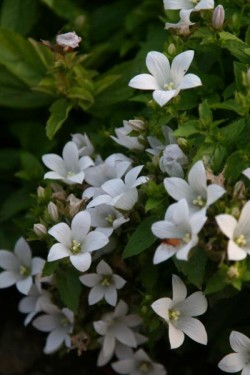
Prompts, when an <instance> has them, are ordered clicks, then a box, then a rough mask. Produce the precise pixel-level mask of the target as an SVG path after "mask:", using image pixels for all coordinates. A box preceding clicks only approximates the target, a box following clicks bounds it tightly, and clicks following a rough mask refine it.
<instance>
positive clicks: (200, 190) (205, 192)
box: [164, 160, 225, 212]
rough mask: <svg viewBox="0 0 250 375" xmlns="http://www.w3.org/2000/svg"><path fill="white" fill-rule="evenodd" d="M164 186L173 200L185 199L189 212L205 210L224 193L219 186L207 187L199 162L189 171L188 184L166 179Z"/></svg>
mask: <svg viewBox="0 0 250 375" xmlns="http://www.w3.org/2000/svg"><path fill="white" fill-rule="evenodd" d="M164 186H165V189H166V190H167V192H168V194H169V195H170V196H171V197H172V198H174V199H175V200H177V201H179V200H180V199H183V198H185V199H186V200H187V202H188V205H189V208H190V211H191V212H197V211H199V210H206V208H207V207H208V206H210V205H211V204H213V203H214V202H215V201H217V200H218V199H219V198H220V197H221V196H222V195H223V194H224V193H225V189H224V188H223V187H222V186H220V185H217V184H211V185H209V186H207V178H206V171H205V167H204V164H203V162H202V161H201V160H199V161H197V162H196V163H195V164H194V165H193V167H192V168H191V170H190V171H189V174H188V183H187V182H186V181H185V180H183V179H182V178H179V177H167V178H165V179H164Z"/></svg>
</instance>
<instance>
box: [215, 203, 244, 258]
mask: <svg viewBox="0 0 250 375" xmlns="http://www.w3.org/2000/svg"><path fill="white" fill-rule="evenodd" d="M215 219H216V221H217V224H218V225H219V227H220V230H221V231H222V232H223V233H224V234H225V235H226V236H227V237H228V238H229V241H228V246H227V254H228V259H229V260H242V259H244V258H246V256H247V254H250V201H248V202H247V203H246V204H245V205H244V207H243V209H242V211H241V214H240V217H239V220H238V221H237V220H236V219H235V218H234V217H233V216H231V215H228V214H221V215H217V216H216V217H215Z"/></svg>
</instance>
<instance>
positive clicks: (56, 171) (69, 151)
mask: <svg viewBox="0 0 250 375" xmlns="http://www.w3.org/2000/svg"><path fill="white" fill-rule="evenodd" d="M42 160H43V163H44V164H45V165H46V167H48V168H49V169H51V171H50V172H47V173H45V175H44V178H48V179H52V180H62V181H63V182H65V183H66V184H70V185H72V184H81V183H82V182H83V180H84V177H85V172H84V171H85V170H86V169H87V168H88V167H90V166H92V165H94V162H93V160H92V159H91V158H90V157H89V156H83V157H81V158H80V157H79V151H78V148H77V145H76V144H75V143H74V142H68V143H66V145H65V146H64V148H63V153H62V157H61V156H59V155H56V154H46V155H43V157H42Z"/></svg>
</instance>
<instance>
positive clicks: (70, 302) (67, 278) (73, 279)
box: [56, 268, 82, 313]
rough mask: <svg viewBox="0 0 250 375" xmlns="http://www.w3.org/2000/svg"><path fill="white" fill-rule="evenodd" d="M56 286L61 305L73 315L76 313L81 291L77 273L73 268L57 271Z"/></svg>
mask: <svg viewBox="0 0 250 375" xmlns="http://www.w3.org/2000/svg"><path fill="white" fill-rule="evenodd" d="M56 285H57V288H58V291H59V294H60V297H61V299H62V301H63V303H65V305H66V306H67V307H68V308H69V309H70V310H72V311H73V312H74V313H77V310H78V305H79V299H80V294H81V290H82V287H81V282H80V280H79V272H78V271H77V270H76V269H74V268H67V269H66V270H62V269H58V271H57V273H56Z"/></svg>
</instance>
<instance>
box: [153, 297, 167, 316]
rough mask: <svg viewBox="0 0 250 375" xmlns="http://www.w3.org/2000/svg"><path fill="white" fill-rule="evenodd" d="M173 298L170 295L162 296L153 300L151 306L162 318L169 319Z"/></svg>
mask: <svg viewBox="0 0 250 375" xmlns="http://www.w3.org/2000/svg"><path fill="white" fill-rule="evenodd" d="M171 303H172V300H171V299H170V298H168V297H164V298H160V299H158V300H157V301H155V302H153V303H152V305H151V307H152V309H153V310H154V312H155V313H156V314H158V315H159V316H160V317H161V318H162V319H164V320H165V321H168V310H169V306H170V304H171Z"/></svg>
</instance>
